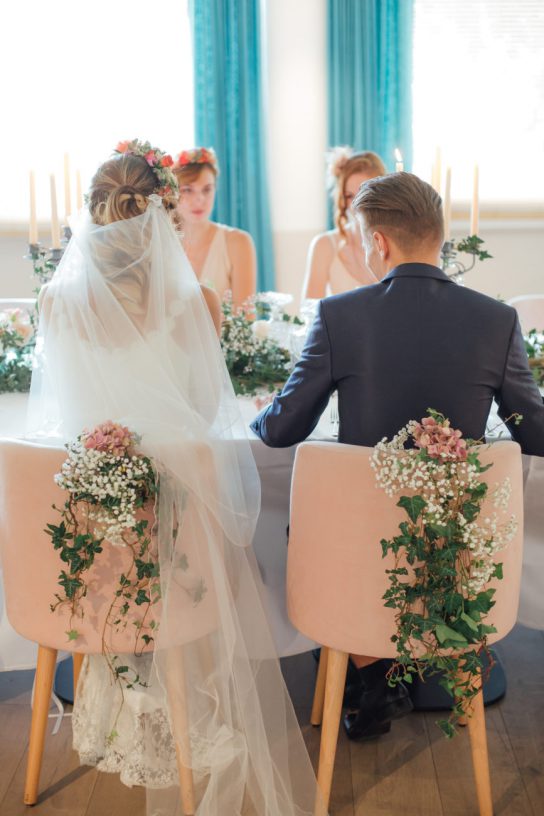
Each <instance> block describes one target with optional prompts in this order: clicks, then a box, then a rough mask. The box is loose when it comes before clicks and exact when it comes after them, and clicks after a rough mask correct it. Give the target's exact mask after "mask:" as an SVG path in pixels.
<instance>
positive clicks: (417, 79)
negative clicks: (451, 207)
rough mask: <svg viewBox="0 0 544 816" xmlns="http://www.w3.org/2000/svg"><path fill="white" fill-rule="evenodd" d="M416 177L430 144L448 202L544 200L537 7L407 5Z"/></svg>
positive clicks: (424, 171)
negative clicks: (474, 196) (476, 184)
mask: <svg viewBox="0 0 544 816" xmlns="http://www.w3.org/2000/svg"><path fill="white" fill-rule="evenodd" d="M414 19H415V25H414V44H413V47H414V52H413V53H414V76H413V80H414V84H413V91H414V131H413V136H414V171H415V172H416V173H418V174H420V175H421V176H422V177H423V178H427V179H430V174H431V166H432V164H433V161H434V157H435V153H436V148H437V147H439V148H440V150H441V154H442V180H443V179H444V172H445V167H446V166H447V165H450V166H451V167H452V196H453V197H454V198H457V199H459V200H461V199H465V200H466V199H468V198H470V195H471V177H472V172H473V167H474V164H475V163H477V164H478V165H479V168H480V194H481V197H482V198H483V199H484V200H487V201H494V202H512V203H516V202H517V203H535V202H539V201H540V202H541V201H542V200H543V199H544V3H543V2H542V0H516V2H512V0H415V17H414Z"/></svg>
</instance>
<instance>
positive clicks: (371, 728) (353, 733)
mask: <svg viewBox="0 0 544 816" xmlns="http://www.w3.org/2000/svg"><path fill="white" fill-rule="evenodd" d="M344 728H345V729H346V733H347V735H348V737H349V738H350V739H351V740H357V741H358V742H366V741H367V740H373V739H378V737H382V736H383V735H384V734H388V733H389V732H390V731H391V723H390V722H383V723H380V722H377V720H373V719H370V720H365V721H364V722H363V721H362V719H360V718H359V712H358V711H354V712H353V713H351V714H344Z"/></svg>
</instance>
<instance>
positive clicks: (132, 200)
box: [89, 139, 178, 315]
mask: <svg viewBox="0 0 544 816" xmlns="http://www.w3.org/2000/svg"><path fill="white" fill-rule="evenodd" d="M116 153H117V155H116V156H115V157H114V158H112V159H109V160H108V161H106V162H104V164H102V165H101V166H100V167H99V168H98V170H97V171H96V173H95V175H94V177H93V179H92V181H91V187H90V190H89V212H90V214H91V218H92V220H93V222H94V223H95V224H97V225H99V226H103V227H105V226H108V225H109V224H114V223H116V222H120V221H128V220H130V219H131V218H135V217H137V216H139V215H142V214H143V213H144V212H145V211H146V210H147V208H148V206H149V196H151V195H156V196H160V199H161V202H162V206H163V207H164V208H165V209H166V210H167V211H168V213H169V215H171V217H172V219H173V220H174V222H175V218H176V204H177V200H178V185H177V181H176V179H175V176H174V175H173V173H172V171H171V169H170V167H171V166H172V165H173V163H174V162H173V159H172V158H171V157H170V156H168V155H167V154H165V153H163V152H162V151H160V150H158V149H157V148H153V147H151V145H150V144H149V142H140V141H138V140H136V139H134V140H133V141H131V142H120V143H119V144H118V145H117V149H116ZM149 229H150V227H149ZM147 231H148V230H144V232H143V233H142V232H139V231H136V232H134V231H133V230H121V231H116V232H115V233H113V234H110V233H109V231H106V232H105V233H104V234H102V233H100V234H96V235H95V236H94V237H93V241H92V247H91V251H92V252H93V254H94V257H95V260H96V263H97V265H98V266H99V268H100V269H101V270H102V274H103V275H104V277H105V278H106V280H107V282H108V284H109V286H110V288H111V291H112V292H113V293H114V294H115V297H116V298H117V300H118V301H119V303H120V304H121V305H122V306H123V308H124V309H125V311H126V312H128V313H129V314H131V315H144V314H145V312H146V306H145V304H146V302H147V288H148V271H149V246H148V243H149V239H150V234H149V235H146V234H145V232H147Z"/></svg>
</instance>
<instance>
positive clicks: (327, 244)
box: [310, 230, 338, 258]
mask: <svg viewBox="0 0 544 816" xmlns="http://www.w3.org/2000/svg"><path fill="white" fill-rule="evenodd" d="M337 233H338V230H328V232H320V233H319V235H316V236H315V237H314V238H312V242H311V244H310V254H311V255H318V256H320V257H322V258H326V257H332V256H333V255H334V253H335V249H336V243H337Z"/></svg>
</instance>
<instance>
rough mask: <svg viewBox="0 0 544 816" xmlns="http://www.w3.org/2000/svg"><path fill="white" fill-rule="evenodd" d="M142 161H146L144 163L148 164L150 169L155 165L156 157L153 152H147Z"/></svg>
mask: <svg viewBox="0 0 544 816" xmlns="http://www.w3.org/2000/svg"><path fill="white" fill-rule="evenodd" d="M144 159H145V160H146V162H147V163H148V165H149V166H150V167H154V166H155V165H156V164H157V157H156V155H155V151H154V150H149V151H148V152H147V153H146V154H145V156H144Z"/></svg>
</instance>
